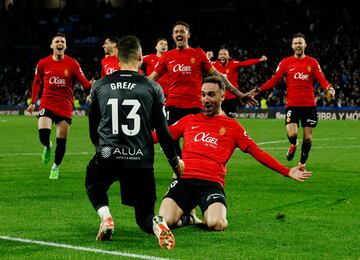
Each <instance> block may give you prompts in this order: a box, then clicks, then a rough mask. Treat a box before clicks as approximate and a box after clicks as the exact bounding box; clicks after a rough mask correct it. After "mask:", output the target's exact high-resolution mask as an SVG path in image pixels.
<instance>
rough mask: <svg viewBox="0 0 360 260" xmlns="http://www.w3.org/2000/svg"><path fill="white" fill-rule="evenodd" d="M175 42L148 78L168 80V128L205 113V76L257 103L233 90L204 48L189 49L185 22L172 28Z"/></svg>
mask: <svg viewBox="0 0 360 260" xmlns="http://www.w3.org/2000/svg"><path fill="white" fill-rule="evenodd" d="M172 38H173V40H174V42H175V44H176V48H175V49H172V50H170V51H167V52H166V53H164V54H163V55H162V56H161V58H160V60H159V64H158V65H157V66H156V68H155V71H154V72H153V73H151V74H150V76H149V78H150V79H153V80H155V81H156V80H158V79H159V77H160V76H162V75H163V74H165V73H167V74H168V76H169V92H168V95H167V99H166V107H165V110H166V113H167V119H168V124H169V125H171V124H173V123H175V122H177V121H178V120H179V119H180V118H182V117H183V116H185V115H188V114H197V113H201V112H202V111H203V105H202V103H201V83H202V78H203V73H204V74H210V75H219V76H220V77H222V78H223V79H224V81H225V84H226V89H227V90H229V91H230V92H231V93H233V94H234V95H236V96H237V97H239V98H245V99H248V100H249V102H250V103H252V104H255V103H257V102H256V101H255V100H254V99H253V98H252V97H251V96H249V95H245V94H243V93H242V92H240V91H239V90H238V89H236V88H234V87H233V86H232V85H231V83H230V82H229V81H228V80H227V79H226V78H225V77H224V76H223V75H222V74H221V73H219V72H218V71H217V70H216V69H215V68H214V66H212V65H211V63H210V61H209V60H208V58H207V56H206V54H205V52H204V50H203V49H201V48H192V47H190V46H189V43H188V41H189V38H190V26H189V24H187V23H186V22H183V21H178V22H176V23H175V24H174V26H173V32H172ZM176 147H177V154H178V155H181V149H180V145H179V141H177V142H176Z"/></svg>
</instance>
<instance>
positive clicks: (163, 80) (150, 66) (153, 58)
mask: <svg viewBox="0 0 360 260" xmlns="http://www.w3.org/2000/svg"><path fill="white" fill-rule="evenodd" d="M159 60H160V57H158V56H157V55H156V54H149V55H146V56H144V58H143V65H144V66H145V67H146V76H149V75H150V74H151V73H152V72H153V71H154V70H155V68H156V65H157V64H158V62H159ZM157 83H159V85H160V86H161V87H162V89H163V92H164V95H165V97H167V95H168V93H169V78H168V75H167V73H165V74H163V75H162V76H161V77H160V78H159V79H158V80H157Z"/></svg>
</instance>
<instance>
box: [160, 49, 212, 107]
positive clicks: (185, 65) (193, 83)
mask: <svg viewBox="0 0 360 260" xmlns="http://www.w3.org/2000/svg"><path fill="white" fill-rule="evenodd" d="M214 70H215V68H214V67H213V66H212V65H211V63H210V61H209V60H208V58H207V57H206V54H205V52H204V51H203V49H201V48H191V47H189V48H187V49H184V50H178V49H172V50H170V51H167V52H165V53H164V54H163V55H162V56H161V57H160V60H159V64H158V65H157V66H156V68H155V71H156V72H157V73H158V74H159V75H160V76H162V75H163V74H165V73H168V76H169V86H170V87H169V93H168V96H167V98H166V106H167V107H169V106H173V107H178V108H194V107H198V108H203V105H202V103H201V84H202V75H203V73H205V74H209V73H212V72H213V71H214Z"/></svg>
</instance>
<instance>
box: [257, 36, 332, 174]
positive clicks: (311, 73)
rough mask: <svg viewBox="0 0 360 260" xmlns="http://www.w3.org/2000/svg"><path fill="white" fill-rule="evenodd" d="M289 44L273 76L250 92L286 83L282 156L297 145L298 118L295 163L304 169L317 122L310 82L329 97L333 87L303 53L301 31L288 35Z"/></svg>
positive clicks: (288, 156) (303, 46) (290, 152)
mask: <svg viewBox="0 0 360 260" xmlns="http://www.w3.org/2000/svg"><path fill="white" fill-rule="evenodd" d="M291 47H292V49H293V50H294V55H293V56H290V57H287V58H284V59H283V60H282V61H281V62H280V63H279V66H278V67H277V69H276V73H275V75H274V76H273V77H272V78H271V79H270V80H268V81H267V82H266V83H265V84H263V85H262V86H261V87H260V88H257V89H254V90H252V91H251V93H253V94H255V95H256V94H258V93H260V92H261V91H264V90H267V89H270V88H272V87H274V86H275V85H276V84H278V83H279V82H280V81H281V80H282V79H283V78H284V77H285V80H286V85H287V94H286V117H285V125H286V129H287V137H288V139H289V142H290V147H289V149H288V151H287V154H286V157H287V160H289V161H291V160H292V159H293V158H294V155H295V151H296V149H297V144H298V141H297V132H298V126H299V121H301V125H302V127H303V130H304V131H303V143H302V146H301V157H300V162H299V165H300V166H301V167H302V168H303V169H304V168H305V162H306V160H307V159H308V157H309V152H310V149H311V141H312V130H313V128H314V127H316V125H317V122H318V118H317V109H316V102H315V94H314V81H315V80H316V81H318V82H319V83H320V86H321V87H322V88H323V89H325V90H327V91H328V93H329V95H330V96H331V97H333V96H334V95H335V90H334V88H333V87H332V86H331V84H329V82H328V81H327V80H326V79H325V77H324V75H323V73H322V71H321V68H320V65H319V63H318V62H317V60H316V59H314V58H312V57H310V56H307V55H305V48H306V42H305V36H304V35H303V34H302V33H297V34H295V35H294V36H293V37H292V45H291Z"/></svg>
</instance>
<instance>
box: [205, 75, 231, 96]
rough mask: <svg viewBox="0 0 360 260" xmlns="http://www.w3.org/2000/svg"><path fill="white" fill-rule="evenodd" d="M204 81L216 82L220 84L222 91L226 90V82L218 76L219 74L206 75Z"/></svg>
mask: <svg viewBox="0 0 360 260" xmlns="http://www.w3.org/2000/svg"><path fill="white" fill-rule="evenodd" d="M203 83H214V84H218V86H219V89H220V90H221V91H222V92H225V89H226V88H225V84H224V81H223V80H222V79H221V78H220V77H218V76H209V77H206V78H205V79H204V82H203Z"/></svg>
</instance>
